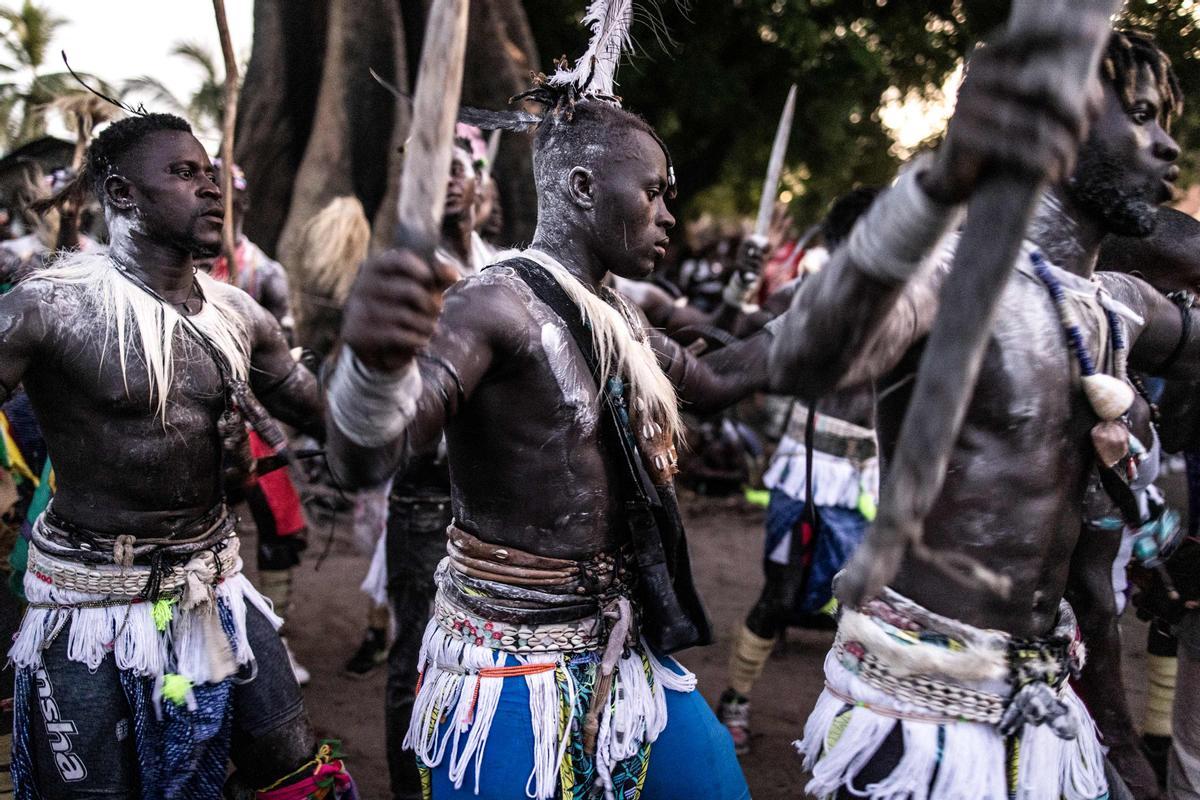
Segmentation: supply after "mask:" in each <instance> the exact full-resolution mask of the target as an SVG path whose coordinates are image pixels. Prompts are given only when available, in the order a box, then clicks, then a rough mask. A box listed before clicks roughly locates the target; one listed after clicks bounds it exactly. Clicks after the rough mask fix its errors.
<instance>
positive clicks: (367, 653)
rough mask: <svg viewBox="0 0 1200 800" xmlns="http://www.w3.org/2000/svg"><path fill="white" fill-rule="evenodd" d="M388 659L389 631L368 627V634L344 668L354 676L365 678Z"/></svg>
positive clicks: (348, 673)
mask: <svg viewBox="0 0 1200 800" xmlns="http://www.w3.org/2000/svg"><path fill="white" fill-rule="evenodd" d="M386 660H387V631H386V630H384V629H383V628H367V636H366V638H365V639H363V641H362V644H360V645H359V646H358V650H356V651H355V652H354V655H352V656H350V660H349V661H347V662H346V666H345V667H343V669H344V670H345V671H346V674H347V675H349V676H350V677H352V678H364V677H366V676H367V675H370V674H371V673H372V672H374V671H375V669H376V668H377V667H378V666H379V665H380V664H382V663H383V662H384V661H386Z"/></svg>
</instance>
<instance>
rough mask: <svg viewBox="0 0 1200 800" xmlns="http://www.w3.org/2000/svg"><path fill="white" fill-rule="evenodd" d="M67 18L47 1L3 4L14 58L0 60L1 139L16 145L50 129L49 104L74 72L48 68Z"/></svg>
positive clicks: (7, 45) (6, 44)
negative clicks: (6, 61)
mask: <svg viewBox="0 0 1200 800" xmlns="http://www.w3.org/2000/svg"><path fill="white" fill-rule="evenodd" d="M66 23H67V20H66V19H65V18H63V17H59V16H56V15H55V14H53V13H52V12H51V11H50V9H49V8H48V7H46V6H42V5H37V4H35V3H34V2H32V0H25V1H24V2H23V3H22V4H21V6H20V8H17V9H12V8H0V25H3V26H6V27H5V28H4V30H3V31H2V33H0V45H3V49H4V50H5V51H6V52H7V54H8V57H9V58H10V59H11V62H12V63H10V64H5V65H3V66H0V72H2V73H3V74H4V76H5V78H6V81H5V82H4V83H0V140H2V141H0V145H3V146H5V147H12V146H15V145H18V144H22V143H24V142H27V141H29V140H30V139H35V138H37V137H39V136H41V135H43V134H44V133H45V132H46V106H47V105H49V104H50V103H52V102H53V101H54V100H55V99H56V98H58V97H59V96H61V95H62V94H63V93H65V92H66V91H68V90H69V89H70V87H71V86H72V79H71V76H70V74H69V73H65V72H55V73H50V74H43V73H42V71H41V70H42V68H43V67H44V66H45V62H46V57H47V55H48V54H49V51H50V44H51V42H52V41H53V40H54V35H55V33H56V32H57V31H58V29H59V28H61V27H62V26H63V25H65V24H66Z"/></svg>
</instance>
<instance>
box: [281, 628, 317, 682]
mask: <svg viewBox="0 0 1200 800" xmlns="http://www.w3.org/2000/svg"><path fill="white" fill-rule="evenodd" d="M282 641H283V649H284V650H286V651H287V657H288V664H290V665H291V667H292V674H293V675H295V676H296V683H298V684H300V685H301V686H307V685H308V682H309V681H311V680H312V675H310V674H309V672H308V670H307V669H305V668H304V665H303V664H301V663H300V662H299V661H297V660H296V654H295V653H293V652H292V648H291V646H290V645H289V644H288V640H287V638H286V637H285V638H283V640H282Z"/></svg>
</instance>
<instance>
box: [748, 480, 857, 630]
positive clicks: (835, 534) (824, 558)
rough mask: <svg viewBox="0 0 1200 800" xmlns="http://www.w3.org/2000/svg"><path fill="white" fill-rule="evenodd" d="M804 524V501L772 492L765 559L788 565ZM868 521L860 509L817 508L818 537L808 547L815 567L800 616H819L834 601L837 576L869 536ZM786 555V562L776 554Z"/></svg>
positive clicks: (801, 599)
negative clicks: (790, 554)
mask: <svg viewBox="0 0 1200 800" xmlns="http://www.w3.org/2000/svg"><path fill="white" fill-rule="evenodd" d="M803 522H804V501H803V500H796V499H794V498H792V497H790V496H789V495H787V494H786V493H784V492H782V491H780V490H779V489H772V490H771V502H770V503H769V504H768V505H767V541H766V553H765V558H766V559H767V560H768V561H772V562H774V563H783V564H786V563H787V558H786V554H787V553H788V552H789V548H790V547H791V544H790V542H791V537H792V536H796V535H799V532H800V526H801V525H802V524H803ZM867 525H868V523H867V519H866V517H864V516H863V515H862V514H861V513H860V512H859V511H858V510H857V509H854V508H836V507H834V506H817V535H816V536H815V537H814V540H813V541H812V542H809V543H808V544H807V545H806V549H807V551H808V557H809V559H811V564H812V566H811V567H810V568H809V572H808V583H807V584H806V585H805V587H804V591H803V592H802V593H801V594H800V596H799V597H797V603H798V607H797V608H796V609H795V610H796V612H797V613H800V614H815V613H816V612H818V611H820V610H821V608H822V607H824V606H825V604H826V603H828V602H829V600H830V598H832V597H833V576H834V575H836V574H837V572H838V570H840V569H841V568H842V567H843V566H845V564H846V561H847V560H849V558H850V555H851V554H852V553H853V552H854V550H855V548H857V547H858V545H859V543H860V542H861V541H862V539H863V536H865V535H866V532H867ZM778 553H782V554H784V558H783V559H782V561H781V560H780V559H779V558H777V557H776V554H778Z"/></svg>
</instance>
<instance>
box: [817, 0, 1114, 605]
mask: <svg viewBox="0 0 1200 800" xmlns="http://www.w3.org/2000/svg"><path fill="white" fill-rule="evenodd" d="M1120 6H1121V3H1120V0H1014V2H1013V6H1012V14H1011V16H1010V17H1009V21H1008V31H1009V33H1010V34H1015V35H1037V34H1039V33H1040V34H1049V35H1053V36H1054V38H1055V39H1057V40H1059V41H1061V42H1063V44H1062V46H1061V48H1060V49H1059V50H1058V51H1057V52H1055V53H1047V52H1045V51H1044V50H1042V51H1040V52H1039V53H1038V55H1037V57H1036V60H1035V61H1031V62H1030V63H1029V64H1027V65H1023V66H1022V67H1020V69H1023V70H1047V71H1052V72H1053V76H1054V79H1055V80H1057V81H1058V82H1059V83H1060V85H1061V86H1062V88H1063V89H1064V96H1074V97H1084V96H1086V93H1087V88H1088V83H1089V81H1090V80H1092V79H1093V76H1094V75H1095V74H1096V72H1097V69H1098V67H1099V61H1100V54H1101V51H1102V49H1103V47H1104V43H1105V41H1106V40H1107V38H1108V36H1109V33H1110V31H1111V22H1110V20H1111V18H1112V15H1113V14H1114V13H1116V12H1117V11H1119V10H1120ZM1062 33H1070V34H1072V35H1070V36H1062V35H1060V34H1062ZM1034 78H1037V79H1038V80H1041V81H1045V80H1046V78H1047V76H1045V75H1042V76H1038V75H1036V73H1033V72H1030V73H1029V74H1028V75H1027V76H1026V79H1028V80H1032V79H1034ZM1040 190H1041V182H1040V181H1039V180H1034V179H1030V178H1029V177H1028V176H1025V175H1020V174H1015V173H1011V174H1010V173H1005V172H1000V171H997V172H995V173H994V174H992V175H991V177H990V178H988V179H987V180H986V181H985V182H984V183H982V184H981V185H980V186H979V187H978V188H977V189H976V191H975V194H974V196H973V197H972V198H971V201H970V204H969V207H968V215H967V223H966V227H965V229H964V230H963V234H962V237H961V239H960V241H959V244H958V248H957V251H956V253H955V257H954V266H953V268H952V270H951V272H950V274H949V275H948V276H947V278H946V282H945V285H944V286H943V288H942V293H941V296H942V297H943V298H947V299H948V301H947V302H943V303H942V304H941V307H940V308H939V310H938V316H937V319H936V320H935V322H934V325H933V329H932V331H931V332H930V335H929V341H928V344H927V345H926V347H925V351H924V353H923V355H922V357H921V363H920V367H919V369H918V373H917V380H916V384H915V386H914V388H913V395H912V399H911V400H910V402H909V405H908V411H907V413H906V414H905V416H904V421H903V423H902V425H901V428H900V435H899V439H898V441H897V444H896V451H895V455H894V457H893V459H892V463H891V466H890V468H889V470H888V475H887V479H886V482H885V483H884V486H883V492H882V495H881V502H880V506H879V514H878V517H877V518H876V520H875V524H874V525H873V526H872V528H871V530H870V531H869V532H868V534H867V537H866V538H865V540H864V541H863V543H862V545H861V546H860V547H859V548H858V550H857V551H856V552H855V554H854V556H853V557H852V558H851V560H850V563H849V564H848V565H847V567H846V574H845V575H844V576H843V578H844V579H843V580H842V581H841V582H840V583H839V585H838V590H837V595H838V599H839V600H840V601H841V602H842V603H845V604H847V605H849V606H851V607H856V606H860V605H862V604H863V603H864V602H866V601H868V600H871V599H872V598H874V597H876V596H878V594H879V592H880V591H881V590H882V589H883V587H884V586H886V585H887V583H888V582H889V581H891V579H892V578H893V577H895V575H896V571H897V570H898V569H899V567H900V564H901V562H902V561H903V559H904V556H905V554H906V552H911V554H912V555H913V556H914V557H916V558H918V559H920V560H922V561H925V562H927V563H928V564H930V565H931V566H933V567H934V568H936V569H938V570H939V571H941V572H942V573H944V574H945V575H946V576H947V577H949V578H951V579H952V580H955V581H957V582H959V583H962V584H964V585H968V586H977V585H983V586H986V587H989V588H990V589H992V590H993V591H995V592H996V593H997V594H999V595H1000V596H1002V597H1007V596H1008V593H1009V592H1010V591H1011V581H1010V579H1009V578H1008V576H1006V575H1002V574H999V573H997V572H995V571H993V570H992V569H990V568H989V567H987V566H986V565H984V564H982V563H979V562H978V561H976V560H974V559H971V558H969V557H966V556H962V555H961V554H957V553H950V552H940V551H934V550H932V549H931V548H929V547H928V546H927V545H926V544H925V543H924V541H923V537H924V526H925V518H926V517H927V516H928V514H929V511H930V509H931V508H932V507H933V504H934V502H935V501H936V500H937V498H938V496H939V495H940V494H941V490H942V485H943V483H944V482H945V478H946V469H947V466H948V464H949V461H950V453H951V451H952V450H953V447H954V443H955V441H956V440H957V439H958V434H959V431H960V430H961V428H962V423H963V418H964V417H965V415H966V410H967V404H968V402H969V401H970V399H971V397H972V396H973V395H974V393H975V382H976V380H977V379H978V377H979V369H980V366H981V364H982V361H983V354H984V351H985V349H986V346H987V343H988V339H989V336H990V332H991V328H992V323H993V320H994V319H995V316H996V309H997V307H998V301H999V298H1000V294H1001V292H1002V291H1003V289H1004V287H1005V285H1006V283H1007V282H1008V278H1009V275H1010V273H1011V272H1012V265H1013V262H1014V260H1015V259H1016V257H1017V253H1018V251H1019V249H1020V246H1021V241H1022V240H1023V238H1024V235H1025V229H1026V227H1027V225H1028V222H1029V217H1030V215H1031V214H1032V212H1033V208H1034V204H1035V202H1036V200H1037V197H1038V195H1039V193H1040ZM950 298H953V300H952V301H950V300H949V299H950ZM1105 388H1107V387H1105ZM1093 392H1094V393H1095V390H1093ZM1098 399H1099V398H1098ZM1107 399H1108V398H1106V399H1105V400H1106V401H1107Z"/></svg>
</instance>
